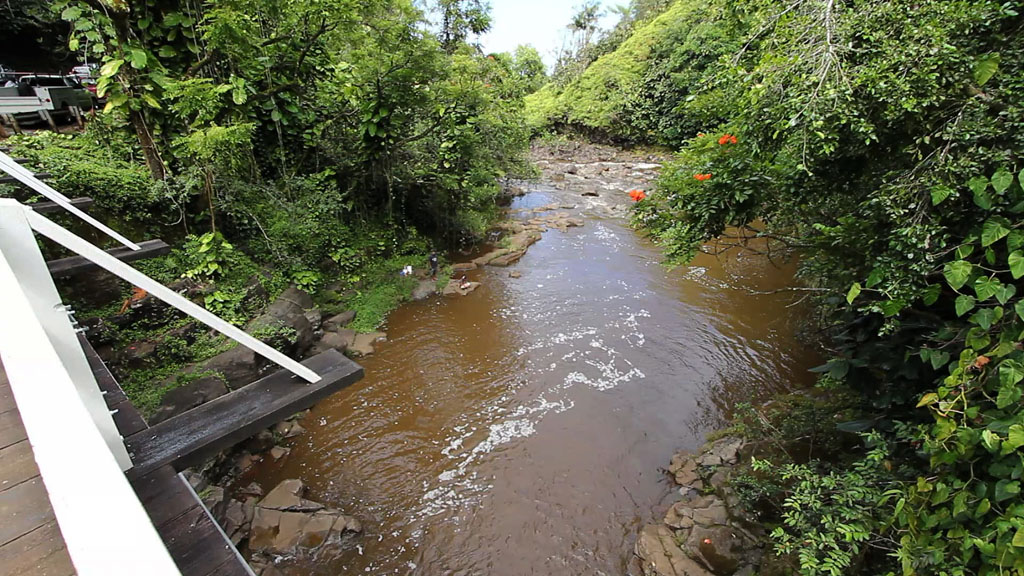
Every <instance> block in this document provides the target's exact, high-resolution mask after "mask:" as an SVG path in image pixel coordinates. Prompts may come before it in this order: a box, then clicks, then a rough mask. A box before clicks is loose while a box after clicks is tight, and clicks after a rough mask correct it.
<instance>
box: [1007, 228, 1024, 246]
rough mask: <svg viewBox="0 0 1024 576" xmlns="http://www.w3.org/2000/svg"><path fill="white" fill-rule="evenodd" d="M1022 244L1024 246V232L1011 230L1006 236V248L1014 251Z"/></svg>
mask: <svg viewBox="0 0 1024 576" xmlns="http://www.w3.org/2000/svg"><path fill="white" fill-rule="evenodd" d="M1022 246H1024V232H1021V231H1020V230H1010V233H1009V234H1008V235H1007V236H1006V248H1007V249H1009V250H1011V251H1012V250H1017V249H1018V248H1020V247H1022Z"/></svg>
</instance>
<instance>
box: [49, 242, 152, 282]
mask: <svg viewBox="0 0 1024 576" xmlns="http://www.w3.org/2000/svg"><path fill="white" fill-rule="evenodd" d="M139 247H140V249H139V250H132V249H131V248H128V247H127V246H119V247H117V248H111V249H110V250H106V253H107V254H110V255H111V256H113V257H114V258H117V259H118V260H120V261H122V262H134V261H135V260H144V259H146V258H153V257H154V256H161V255H163V254H167V253H168V252H170V251H171V247H170V246H168V245H167V243H166V242H164V241H163V240H146V241H145V242H139ZM46 267H47V268H49V269H50V275H52V276H53V277H54V278H65V277H67V276H75V275H77V274H81V273H83V272H89V271H91V270H98V269H99V266H97V265H95V264H93V263H92V261H91V260H88V259H86V258H85V257H84V256H71V257H69V258H61V259H60V260H51V261H50V262H47V263H46Z"/></svg>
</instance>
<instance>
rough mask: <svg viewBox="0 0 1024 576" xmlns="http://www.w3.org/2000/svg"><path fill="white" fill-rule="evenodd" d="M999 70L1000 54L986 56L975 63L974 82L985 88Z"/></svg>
mask: <svg viewBox="0 0 1024 576" xmlns="http://www.w3.org/2000/svg"><path fill="white" fill-rule="evenodd" d="M998 70H999V53H998V52H996V53H995V54H985V55H984V56H982V57H980V58H978V59H977V60H976V61H975V62H974V81H975V82H976V83H977V84H978V86H984V85H985V84H986V83H987V82H988V81H989V80H991V79H992V77H993V76H995V74H996V72H997V71H998Z"/></svg>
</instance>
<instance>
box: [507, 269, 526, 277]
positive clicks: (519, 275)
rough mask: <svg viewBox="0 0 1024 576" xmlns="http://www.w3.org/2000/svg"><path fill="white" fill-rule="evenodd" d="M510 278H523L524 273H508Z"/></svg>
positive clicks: (515, 271) (514, 271) (516, 271)
mask: <svg viewBox="0 0 1024 576" xmlns="http://www.w3.org/2000/svg"><path fill="white" fill-rule="evenodd" d="M508 277H509V278H522V277H523V273H522V272H520V271H519V270H513V271H511V272H509V273H508Z"/></svg>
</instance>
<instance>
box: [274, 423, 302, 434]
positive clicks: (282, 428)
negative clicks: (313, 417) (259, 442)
mask: <svg viewBox="0 0 1024 576" xmlns="http://www.w3.org/2000/svg"><path fill="white" fill-rule="evenodd" d="M305 433H306V429H305V428H303V427H302V426H300V425H299V423H298V422H293V421H291V420H285V421H284V422H278V423H277V425H276V426H274V434H275V435H276V436H277V437H278V438H295V437H296V436H301V435H302V434H305Z"/></svg>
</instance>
